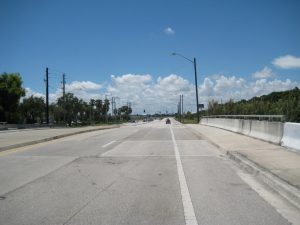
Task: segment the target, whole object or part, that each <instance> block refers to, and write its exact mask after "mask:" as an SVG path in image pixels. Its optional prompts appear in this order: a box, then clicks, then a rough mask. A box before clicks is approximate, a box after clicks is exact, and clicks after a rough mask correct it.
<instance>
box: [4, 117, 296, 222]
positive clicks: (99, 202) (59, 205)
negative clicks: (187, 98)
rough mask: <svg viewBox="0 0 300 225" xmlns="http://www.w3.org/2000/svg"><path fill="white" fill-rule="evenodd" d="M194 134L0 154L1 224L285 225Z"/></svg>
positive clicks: (131, 129) (164, 132)
mask: <svg viewBox="0 0 300 225" xmlns="http://www.w3.org/2000/svg"><path fill="white" fill-rule="evenodd" d="M239 174H240V172H238V169H236V168H235V167H234V166H233V165H232V162H230V161H229V160H228V159H227V158H226V156H225V155H224V153H222V152H221V151H219V149H218V148H217V147H215V146H214V145H213V144H211V143H210V142H209V141H207V140H205V139H204V138H203V137H202V136H200V135H199V134H196V133H194V131H192V130H190V129H189V128H187V127H185V126H183V125H181V124H178V123H176V122H175V121H174V120H172V124H171V125H167V124H165V122H164V121H154V122H152V123H148V124H143V125H137V126H134V125H132V126H124V127H121V128H116V129H110V130H101V131H95V132H90V133H84V134H80V135H74V136H70V137H67V138H63V139H59V140H55V141H50V142H45V143H41V144H38V145H34V146H27V147H23V148H19V149H15V150H9V151H6V152H1V153H0V224H10V225H13V224H18V225H19V224H36V225H43V224H49V225H56V224H72V225H73V224H97V225H99V224H103V225H113V224H128V225H144V224H145V225H146V224H149V225H150V224H151V225H163V224H168V225H184V224H189V225H195V224H199V225H200V224H207V225H211V224H215V225H220V224H223V225H226V224H228V225H229V224H230V225H234V224H243V225H247V224H249V225H250V224H251V225H253V224H255V225H259V224H264V225H269V224H270V225H271V224H272V225H274V224H278V225H287V224H290V223H289V222H288V220H287V219H285V218H284V217H283V216H282V215H281V214H280V213H278V210H276V209H275V208H274V207H273V206H271V205H270V204H269V203H268V202H267V201H266V200H264V199H263V198H262V197H261V196H260V195H259V194H258V193H257V192H256V191H255V190H253V188H252V187H251V186H249V184H248V183H246V182H245V181H244V180H243V179H242V178H241V176H240V175H239Z"/></svg>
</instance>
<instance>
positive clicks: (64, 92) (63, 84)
mask: <svg viewBox="0 0 300 225" xmlns="http://www.w3.org/2000/svg"><path fill="white" fill-rule="evenodd" d="M62 89H63V99H64V101H65V95H66V74H64V73H63V80H62Z"/></svg>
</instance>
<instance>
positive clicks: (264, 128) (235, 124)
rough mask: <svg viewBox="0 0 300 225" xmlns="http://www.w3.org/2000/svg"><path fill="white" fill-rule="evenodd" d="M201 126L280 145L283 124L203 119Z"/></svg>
mask: <svg viewBox="0 0 300 225" xmlns="http://www.w3.org/2000/svg"><path fill="white" fill-rule="evenodd" d="M201 124H203V125H208V126H214V127H218V128H222V129H225V130H229V131H233V132H236V133H241V134H244V135H247V136H251V137H255V138H258V139H262V140H265V141H268V142H272V143H275V144H280V143H281V139H282V136H283V123H282V122H270V121H259V120H244V119H229V118H203V119H201Z"/></svg>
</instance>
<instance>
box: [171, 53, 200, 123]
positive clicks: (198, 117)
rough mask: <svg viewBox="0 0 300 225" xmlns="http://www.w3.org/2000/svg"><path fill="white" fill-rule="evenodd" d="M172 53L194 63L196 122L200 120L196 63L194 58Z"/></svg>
mask: <svg viewBox="0 0 300 225" xmlns="http://www.w3.org/2000/svg"><path fill="white" fill-rule="evenodd" d="M172 55H178V56H180V57H182V58H184V59H186V60H187V61H189V62H191V63H193V65H194V72H195V88H196V102H197V105H196V109H197V122H198V123H199V122H200V115H199V101H198V82H197V65H196V58H194V60H190V59H189V58H187V57H185V56H183V55H181V54H179V53H172Z"/></svg>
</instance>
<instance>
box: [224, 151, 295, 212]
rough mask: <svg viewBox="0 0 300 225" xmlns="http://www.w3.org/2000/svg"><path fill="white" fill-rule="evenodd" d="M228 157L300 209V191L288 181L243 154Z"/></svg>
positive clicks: (228, 153)
mask: <svg viewBox="0 0 300 225" xmlns="http://www.w3.org/2000/svg"><path fill="white" fill-rule="evenodd" d="M226 154H227V155H228V157H229V158H230V159H231V160H233V161H235V162H236V163H237V164H238V166H239V167H240V168H242V169H244V170H246V171H247V172H249V173H251V174H254V175H255V176H256V177H257V178H258V179H259V180H260V181H262V182H263V183H265V184H266V185H268V186H269V187H270V188H271V189H272V190H273V191H275V192H276V193H278V194H279V195H281V196H282V197H283V198H285V199H286V200H287V201H289V202H290V203H291V204H292V205H293V206H295V207H296V208H298V209H300V190H299V188H297V187H295V186H293V185H292V184H290V183H288V182H287V181H285V180H283V179H281V178H279V177H278V176H276V175H274V174H273V173H272V172H270V171H268V170H267V169H265V168H263V167H262V166H260V165H258V164H256V163H255V162H253V161H251V160H249V159H248V158H247V157H246V156H244V155H243V154H241V153H238V152H234V151H227V152H226Z"/></svg>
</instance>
